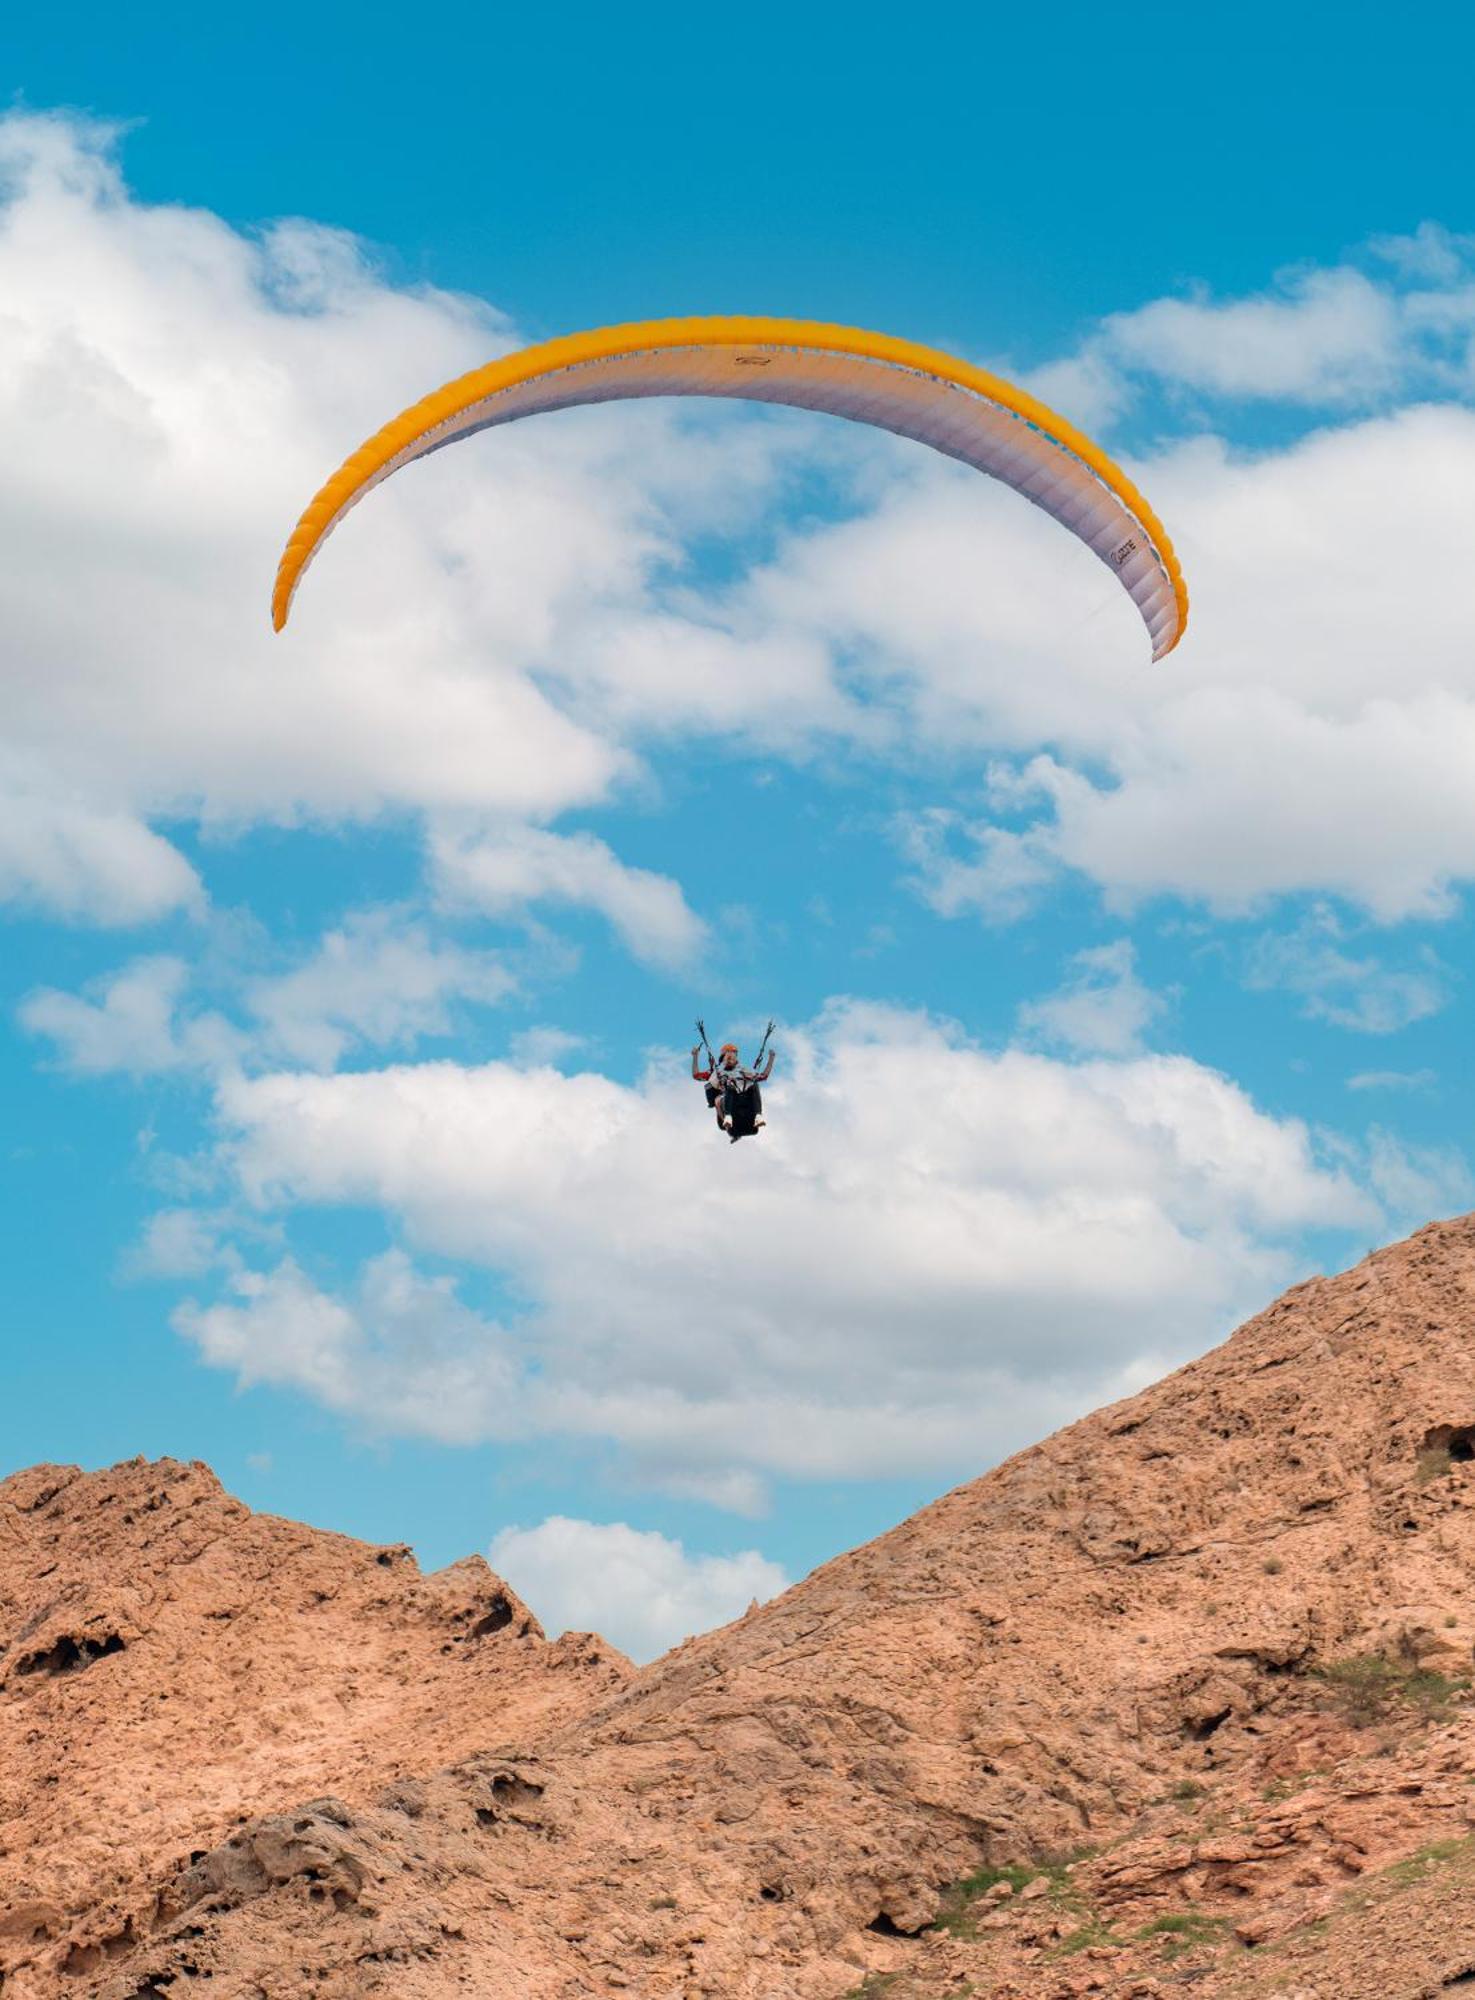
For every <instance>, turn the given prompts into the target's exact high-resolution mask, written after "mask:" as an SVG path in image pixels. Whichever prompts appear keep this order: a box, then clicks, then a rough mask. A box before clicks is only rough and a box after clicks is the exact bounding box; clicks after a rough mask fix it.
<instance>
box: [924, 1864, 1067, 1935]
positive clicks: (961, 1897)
mask: <svg viewBox="0 0 1475 2000" xmlns="http://www.w3.org/2000/svg"><path fill="white" fill-rule="evenodd" d="M1044 1872H1045V1871H1044V1870H1043V1869H1042V1868H1037V1867H1036V1866H1035V1865H1034V1863H1033V1862H1029V1861H1011V1862H1007V1863H1005V1865H1004V1866H1003V1867H1001V1868H980V1869H979V1870H978V1871H977V1873H976V1874H973V1875H965V1876H964V1877H963V1879H962V1881H961V1882H954V1883H953V1884H952V1886H951V1888H948V1889H944V1890H943V1892H942V1901H941V1902H940V1903H939V1904H938V1908H937V1915H936V1916H935V1917H934V1918H933V1919H932V1927H933V1929H934V1930H939V1931H949V1932H951V1934H952V1935H953V1936H954V1937H972V1936H973V1933H974V1923H973V1907H974V1905H975V1904H976V1903H978V1902H980V1901H981V1900H982V1898H983V1897H985V1896H986V1895H987V1894H988V1892H989V1890H990V1889H995V1888H997V1887H998V1885H999V1883H1000V1882H1007V1883H1008V1884H1009V1887H1010V1888H1011V1889H1012V1890H1013V1891H1014V1892H1015V1894H1016V1895H1017V1894H1018V1892H1019V1891H1020V1890H1021V1889H1022V1888H1024V1886H1025V1884H1026V1883H1028V1882H1033V1881H1034V1880H1035V1879H1036V1877H1037V1876H1040V1875H1042V1874H1043V1873H1044Z"/></svg>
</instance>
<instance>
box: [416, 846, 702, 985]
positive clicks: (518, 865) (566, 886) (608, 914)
mask: <svg viewBox="0 0 1475 2000" xmlns="http://www.w3.org/2000/svg"><path fill="white" fill-rule="evenodd" d="M430 857H431V864H432V868H433V870H434V875H435V880H436V883H437V886H438V888H439V891H440V894H441V896H442V898H443V899H444V900H445V901H446V902H447V903H448V904H449V905H450V906H451V907H453V908H471V909H477V910H480V911H482V912H483V913H484V914H486V915H488V916H507V915H509V914H511V913H513V912H515V911H516V910H518V909H520V908H522V907H523V906H525V905H527V904H531V903H540V902H554V903H563V904H568V905H572V906H574V907H583V908H586V909H592V910H597V911H598V912H599V913H600V914H601V915H602V916H604V917H605V918H607V919H608V921H609V922H610V923H611V924H612V925H613V926H614V928H615V929H616V931H618V932H619V934H620V936H621V937H622V938H623V939H624V941H625V943H626V945H627V946H628V947H629V949H630V950H631V952H633V953H634V955H635V956H636V957H637V958H642V959H647V960H649V961H650V962H652V963H653V964H656V965H663V966H668V967H672V968H679V967H681V966H684V965H687V964H689V963H690V962H691V961H692V960H693V959H694V958H695V957H696V955H697V953H698V952H699V951H700V949H701V947H702V945H703V943H704V941H705V938H706V927H705V926H704V925H703V924H702V922H701V921H700V919H699V918H697V917H696V916H695V915H693V913H692V911H691V910H690V909H689V908H688V907H687V903H686V898H685V897H684V896H683V895H682V893H681V889H680V887H679V886H678V884H677V883H675V882H673V881H672V880H671V879H670V878H669V876H665V875H656V874H653V873H652V872H651V871H650V870H649V869H645V868H629V867H626V866H625V864H624V863H623V862H621V861H620V860H618V859H617V857H616V856H615V855H614V854H612V853H611V852H610V849H609V848H608V847H607V846H606V845H605V843H604V842H603V841H602V840H596V839H595V838H594V836H593V835H592V834H587V833H578V834H557V833H549V832H547V831H546V830H545V829H543V828H541V827H530V826H521V827H517V826H509V827H506V828H503V829H501V830H499V831H498V832H495V833H485V832H484V833H473V834H467V833H458V832H451V831H448V830H446V829H444V828H442V829H439V830H437V831H436V832H435V833H434V834H433V835H432V838H431V842H430Z"/></svg>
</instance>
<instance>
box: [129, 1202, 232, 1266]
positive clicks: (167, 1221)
mask: <svg viewBox="0 0 1475 2000" xmlns="http://www.w3.org/2000/svg"><path fill="white" fill-rule="evenodd" d="M227 1222H228V1218H225V1217H220V1216H212V1215H207V1214H205V1213H204V1212H203V1211H201V1210H199V1209H192V1208H165V1209H160V1210H159V1212H158V1214H157V1215H152V1216H150V1217H149V1219H148V1221H147V1223H146V1224H145V1225H144V1229H143V1233H142V1236H141V1237H140V1239H139V1241H138V1243H137V1244H136V1245H135V1246H134V1247H133V1249H132V1250H130V1251H129V1252H128V1254H127V1256H126V1257H125V1258H124V1260H123V1274H124V1276H125V1277H129V1278H202V1277H204V1276H205V1274H206V1272H208V1271H211V1270H214V1269H215V1268H216V1267H217V1266H218V1265H224V1266H225V1267H226V1268H227V1269H236V1268H238V1267H239V1265H240V1255H239V1253H238V1251H237V1250H236V1249H235V1247H234V1245H233V1244H231V1243H229V1242H227V1241H225V1240H223V1232H224V1228H225V1226H226V1224H227Z"/></svg>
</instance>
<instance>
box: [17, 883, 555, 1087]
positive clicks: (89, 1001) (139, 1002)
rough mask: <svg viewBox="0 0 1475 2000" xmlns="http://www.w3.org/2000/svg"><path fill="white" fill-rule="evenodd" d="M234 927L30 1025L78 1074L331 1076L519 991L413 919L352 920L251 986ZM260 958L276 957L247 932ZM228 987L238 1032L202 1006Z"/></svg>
mask: <svg viewBox="0 0 1475 2000" xmlns="http://www.w3.org/2000/svg"><path fill="white" fill-rule="evenodd" d="M232 928H233V927H232V925H231V923H230V922H229V921H228V920H227V921H225V922H223V923H222V924H220V925H219V926H217V929H218V931H219V933H220V935H219V936H218V937H216V938H215V939H214V940H213V941H211V949H210V950H209V951H207V952H206V953H205V954H204V956H203V957H202V960H201V962H200V963H198V964H196V965H193V966H191V965H189V964H187V963H186V962H185V961H184V960H183V959H179V958H174V957H170V956H165V955H159V956H154V957H144V958H137V959H134V960H132V961H130V963H128V964H127V965H125V966H123V967H121V968H120V969H119V970H118V971H116V972H114V973H112V974H110V975H108V976H106V977H105V978H103V979H100V980H96V981H94V982H93V983H92V984H91V985H90V986H89V988H88V989H87V991H86V993H85V994H72V993H64V992H59V991H57V990H55V989H53V988H44V989H42V990H41V991H39V992H36V993H32V994H30V995H29V996H28V997H27V998H26V999H25V1000H24V1001H23V1002H22V1003H21V1006H20V1009H19V1018H20V1021H21V1024H22V1026H23V1027H25V1028H27V1029H28V1030H29V1031H30V1032H31V1033H32V1034H35V1035H42V1036H45V1037H47V1038H48V1039H49V1040H50V1041H52V1042H53V1043H54V1044H55V1045H56V1050H57V1054H58V1057H59V1059H60V1061H61V1064H62V1066H63V1067H64V1068H66V1069H68V1070H71V1071H72V1072H74V1073H75V1074H78V1075H91V1076H102V1075H106V1074H109V1073H113V1072H124V1073H127V1074H130V1075H133V1076H147V1075H157V1074H160V1073H162V1072H164V1071H168V1070H181V1071H182V1070H194V1071H199V1072H202V1073H204V1074H207V1075H213V1074H215V1073H217V1072H219V1071H221V1070H225V1069H234V1068H237V1067H241V1066H243V1065H244V1066H248V1067H250V1066H255V1067H260V1066H261V1065H262V1064H263V1063H268V1062H280V1061H282V1060H283V1059H284V1058H285V1059H287V1060H290V1061H295V1062H299V1063H303V1064H307V1065H310V1066H311V1067H313V1068H317V1069H332V1068H334V1067H335V1066H336V1065H337V1064H338V1063H339V1062H340V1061H341V1060H342V1059H343V1057H344V1056H345V1055H347V1054H349V1053H350V1052H359V1051H362V1050H365V1049H370V1048H373V1049H405V1048H408V1047H410V1046H412V1045H413V1044H414V1043H416V1042H418V1041H419V1040H421V1039H423V1038H424V1037H426V1036H431V1035H445V1034H448V1033H450V1032H451V1029H452V1027H453V1025H454V1013H455V1007H456V1005H457V1003H460V1002H470V1003H473V1004H476V1005H479V1006H490V1005H493V1004H495V1003H496V1002H497V1001H499V1000H502V999H504V998H505V997H506V996H507V995H508V994H509V993H511V992H512V991H513V990H514V987H515V984H516V982H515V980H514V977H513V975H512V973H511V972H510V971H509V969H508V968H507V967H506V966H505V965H504V964H503V963H502V962H501V960H500V959H498V958H497V957H496V956H495V955H494V954H492V953H489V952H477V951H469V950H467V949H465V948H464V947H462V946H460V945H458V944H455V943H453V942H449V941H447V940H445V939H439V938H436V937H434V936H433V935H432V934H431V932H430V930H429V928H428V926H427V925H425V924H424V923H420V922H417V921H415V920H414V919H412V918H411V917H409V916H408V915H407V913H406V912H405V911H404V910H401V909H397V908H378V909H367V910H358V911H354V912H352V913H350V915H349V916H347V917H346V918H345V919H344V921H343V922H342V923H341V924H340V925H339V926H338V927H337V928H336V929H333V930H330V931H328V932H326V933H325V934H324V935H323V937H322V938H321V939H320V940H319V941H318V943H317V944H316V945H315V946H314V947H313V948H312V950H311V951H310V952H309V953H308V954H307V955H305V956H304V957H303V958H302V959H301V960H300V961H299V963H298V964H297V965H296V966H294V967H292V968H291V969H290V970H288V971H285V972H277V973H272V974H260V973H258V974H256V975H254V976H250V975H244V974H243V973H242V971H241V967H240V964H239V963H238V962H237V961H238V960H239V959H240V958H241V957H242V955H243V952H242V947H241V945H240V942H239V940H236V939H233V937H232V935H231V933H232ZM249 945H250V949H251V952H252V955H253V956H254V957H255V958H256V959H258V960H259V958H260V957H261V956H263V955H266V954H269V953H270V952H271V951H272V950H273V947H271V946H270V944H269V942H268V941H266V940H265V939H263V938H262V937H261V936H260V935H258V934H257V933H255V932H254V931H251V932H249ZM221 985H225V986H227V987H228V988H229V997H230V999H231V1000H232V1001H233V1002H234V1003H235V1004H237V1005H238V1006H239V1008H240V1010H241V1013H242V1015H243V1016H244V1017H245V1018H244V1019H243V1020H241V1021H232V1020H230V1019H227V1018H226V1016H225V1015H224V1014H222V1013H221V1012H219V1011H217V1010H216V1009H213V1008H210V1007H208V1006H206V1005H205V1004H204V1003H203V1000H202V998H201V997H200V995H201V993H202V992H204V991H206V990H208V989H210V988H211V987H212V986H221Z"/></svg>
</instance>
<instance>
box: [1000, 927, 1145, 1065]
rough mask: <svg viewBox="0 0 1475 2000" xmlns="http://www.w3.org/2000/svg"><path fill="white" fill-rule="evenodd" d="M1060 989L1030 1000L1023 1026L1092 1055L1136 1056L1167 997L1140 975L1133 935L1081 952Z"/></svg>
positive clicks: (1023, 1011) (1021, 1017) (1030, 1032)
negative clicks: (1042, 997)
mask: <svg viewBox="0 0 1475 2000" xmlns="http://www.w3.org/2000/svg"><path fill="white" fill-rule="evenodd" d="M1071 967H1072V970H1071V973H1070V976H1069V977H1068V978H1067V980H1066V982H1065V984H1064V985H1063V986H1062V987H1061V988H1060V989H1059V991H1058V992H1055V993H1051V994H1047V995H1046V997H1045V998H1044V999H1043V1000H1032V1001H1029V1002H1027V1003H1026V1004H1025V1005H1024V1006H1023V1007H1021V1008H1020V1010H1019V1025H1020V1027H1021V1028H1022V1029H1023V1030H1024V1031H1025V1033H1026V1034H1027V1035H1036V1036H1039V1037H1040V1038H1041V1039H1042V1040H1044V1041H1046V1042H1053V1043H1058V1044H1060V1045H1061V1046H1063V1047H1065V1048H1068V1049H1079V1050H1083V1051H1086V1052H1088V1053H1091V1054H1097V1055H1109V1056H1125V1055H1134V1054H1136V1053H1137V1051H1138V1050H1139V1049H1140V1048H1141V1046H1142V1038H1143V1036H1144V1035H1145V1034H1146V1032H1147V1030H1148V1029H1149V1028H1150V1027H1151V1026H1152V1023H1153V1022H1154V1021H1155V1020H1157V1019H1158V1018H1159V1016H1160V1015H1162V1014H1163V1013H1164V1012H1165V1011H1166V1008H1167V1004H1168V1003H1167V1001H1166V1000H1164V998H1163V996H1162V995H1161V994H1160V993H1154V992H1153V991H1152V989H1151V988H1150V987H1147V986H1144V985H1143V984H1142V981H1141V980H1140V979H1139V978H1138V977H1137V954H1136V950H1135V947H1134V946H1133V944H1132V940H1131V939H1130V938H1117V939H1116V940H1115V941H1114V942H1113V943H1111V944H1103V945H1095V946H1093V947H1091V949H1089V950H1087V951H1078V952H1077V953H1076V954H1075V956H1074V957H1073V958H1072V960H1071Z"/></svg>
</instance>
